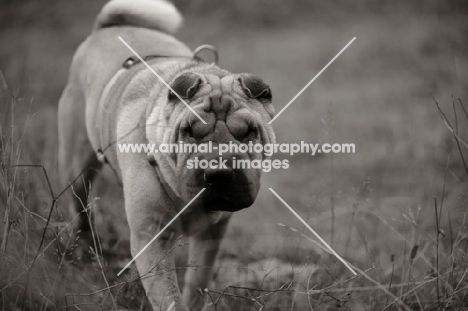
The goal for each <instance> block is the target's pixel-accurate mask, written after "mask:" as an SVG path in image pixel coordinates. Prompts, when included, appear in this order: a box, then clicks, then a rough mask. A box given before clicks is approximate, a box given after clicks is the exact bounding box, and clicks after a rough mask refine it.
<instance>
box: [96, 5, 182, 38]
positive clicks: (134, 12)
mask: <svg viewBox="0 0 468 311" xmlns="http://www.w3.org/2000/svg"><path fill="white" fill-rule="evenodd" d="M181 24H182V16H181V15H180V13H179V11H178V10H177V9H176V7H175V6H174V5H173V4H172V3H170V2H166V1H165V0H111V1H110V2H108V3H107V4H106V5H104V7H103V8H102V10H101V12H100V13H99V15H98V16H97V18H96V22H95V23H94V28H93V30H94V31H95V30H97V29H100V28H106V27H112V26H136V27H143V28H150V29H156V30H161V31H164V32H166V33H169V34H173V33H175V32H176V30H177V29H178V28H179V27H180V26H181Z"/></svg>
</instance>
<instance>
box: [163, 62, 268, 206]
mask: <svg viewBox="0 0 468 311" xmlns="http://www.w3.org/2000/svg"><path fill="white" fill-rule="evenodd" d="M171 87H172V89H173V90H174V91H175V92H176V93H177V94H179V95H180V96H181V97H182V98H183V99H184V100H185V101H186V103H187V104H189V105H190V106H191V107H192V108H193V109H194V110H195V111H196V112H197V113H198V115H199V116H200V117H201V118H202V119H203V120H205V122H206V123H207V124H203V123H202V121H201V120H200V119H199V118H198V117H197V116H195V115H194V114H193V113H192V112H191V111H190V110H189V109H187V107H185V105H184V104H183V103H181V102H180V100H179V99H178V98H177V97H176V96H175V95H174V94H172V93H171V92H169V93H168V96H167V101H166V107H165V108H164V109H163V111H164V114H165V115H166V120H167V123H166V129H165V135H164V136H163V141H164V142H165V143H176V144H177V143H179V142H184V143H186V144H197V145H201V144H208V142H212V145H213V146H214V147H216V146H218V144H220V143H224V144H229V143H231V142H232V143H234V144H241V143H244V144H248V143H249V142H252V143H254V144H255V143H261V144H265V143H273V142H274V140H275V138H274V133H273V130H272V129H271V126H270V125H268V124H267V123H268V121H270V120H271V118H272V117H273V115H274V108H273V106H272V104H271V90H270V88H269V86H268V85H267V84H266V83H265V82H263V81H262V80H261V79H260V78H258V77H256V76H254V75H251V74H230V73H226V72H224V71H215V70H212V71H210V70H207V71H206V72H203V73H199V72H196V73H195V72H186V73H183V74H181V75H180V76H178V77H176V78H175V79H174V80H173V82H172V83H171ZM219 157H220V156H219V153H218V150H213V152H212V153H201V152H188V153H184V152H178V153H172V154H166V156H161V155H160V156H159V158H160V159H159V160H158V161H159V162H161V161H163V162H165V165H163V169H164V168H166V170H164V172H163V174H166V173H167V174H169V173H170V172H169V170H168V169H167V168H168V166H170V168H171V169H170V171H172V172H173V174H174V176H173V178H174V179H173V181H174V184H176V187H175V188H176V189H174V190H175V191H176V193H178V194H179V195H180V196H181V197H182V198H183V199H184V200H186V201H189V200H190V199H191V198H193V197H194V196H195V195H196V194H197V193H198V192H199V191H200V190H201V188H207V190H206V191H205V192H204V194H203V196H202V198H201V200H202V202H203V206H204V208H205V210H206V211H217V210H222V211H237V210H240V209H242V208H246V207H249V206H250V205H252V203H253V202H254V200H255V198H256V196H257V193H258V191H259V187H260V175H261V170H259V169H246V168H234V167H233V164H234V163H233V161H234V160H255V159H259V160H262V159H264V158H265V156H264V155H263V154H262V153H255V152H252V153H241V152H230V153H226V154H223V155H222V159H221V160H222V161H224V163H225V165H226V167H225V168H205V169H202V168H200V167H198V168H195V167H193V168H187V161H190V160H192V163H195V160H196V159H197V158H198V160H208V161H211V160H216V161H218V162H219V161H220V159H219ZM169 178H170V177H169Z"/></svg>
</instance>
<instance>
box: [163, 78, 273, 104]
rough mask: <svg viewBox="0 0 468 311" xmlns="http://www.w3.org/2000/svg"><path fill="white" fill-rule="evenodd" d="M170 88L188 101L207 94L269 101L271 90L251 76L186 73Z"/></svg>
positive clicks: (260, 80) (258, 79) (259, 79)
mask: <svg viewBox="0 0 468 311" xmlns="http://www.w3.org/2000/svg"><path fill="white" fill-rule="evenodd" d="M207 86H209V87H207ZM171 87H172V89H173V90H174V91H175V92H176V93H177V94H179V96H180V97H182V98H184V99H190V98H192V97H194V96H195V95H199V96H204V95H207V93H209V94H210V96H216V95H221V94H226V93H237V94H238V95H241V96H246V97H247V98H249V99H256V100H260V101H270V100H271V90H270V87H269V86H268V84H266V83H265V82H264V81H263V80H262V79H261V78H259V77H257V76H255V75H252V74H230V75H218V74H213V73H196V72H186V73H184V74H182V75H180V76H179V77H177V78H176V79H175V80H174V82H173V83H172V85H171ZM172 95H174V94H172Z"/></svg>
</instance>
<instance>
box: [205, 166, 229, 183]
mask: <svg viewBox="0 0 468 311" xmlns="http://www.w3.org/2000/svg"><path fill="white" fill-rule="evenodd" d="M203 178H204V179H205V181H206V182H207V183H209V184H221V183H222V184H228V183H230V182H231V181H232V180H233V179H234V171H233V170H232V169H231V168H227V169H219V168H217V169H212V168H207V169H206V170H205V172H204V175H203Z"/></svg>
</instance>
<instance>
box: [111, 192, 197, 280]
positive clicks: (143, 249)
mask: <svg viewBox="0 0 468 311" xmlns="http://www.w3.org/2000/svg"><path fill="white" fill-rule="evenodd" d="M205 190H206V188H202V189H201V190H200V192H198V194H197V195H196V196H194V197H193V199H192V200H190V202H188V203H187V205H185V206H184V208H183V209H181V210H180V212H178V213H177V215H175V216H174V218H172V219H171V221H169V222H168V223H167V225H165V226H164V228H162V230H161V231H159V232H158V234H156V235H155V236H154V238H152V239H151V241H149V242H148V244H146V245H145V247H143V248H142V249H141V251H139V252H138V254H136V255H135V257H133V259H132V260H130V262H129V263H128V264H126V265H125V267H123V269H122V270H120V272H119V273H117V276H120V275H121V274H122V272H124V271H125V269H127V268H128V267H130V265H131V264H132V262H134V261H135V260H136V259H137V258H138V257H139V256H140V255H141V254H142V253H143V252H144V251H145V250H146V249H147V248H148V247H149V246H150V245H151V243H153V242H154V241H155V240H156V239H157V238H158V237H159V236H160V235H161V234H162V233H163V232H164V230H166V229H167V228H168V227H169V226H170V225H171V224H172V223H173V222H174V221H175V220H176V219H177V218H178V217H179V216H180V215H181V214H182V213H183V212H184V211H185V210H186V209H187V207H189V206H190V204H192V203H193V201H195V200H196V199H197V198H198V197H199V196H200V194H202V192H203V191H205Z"/></svg>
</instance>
